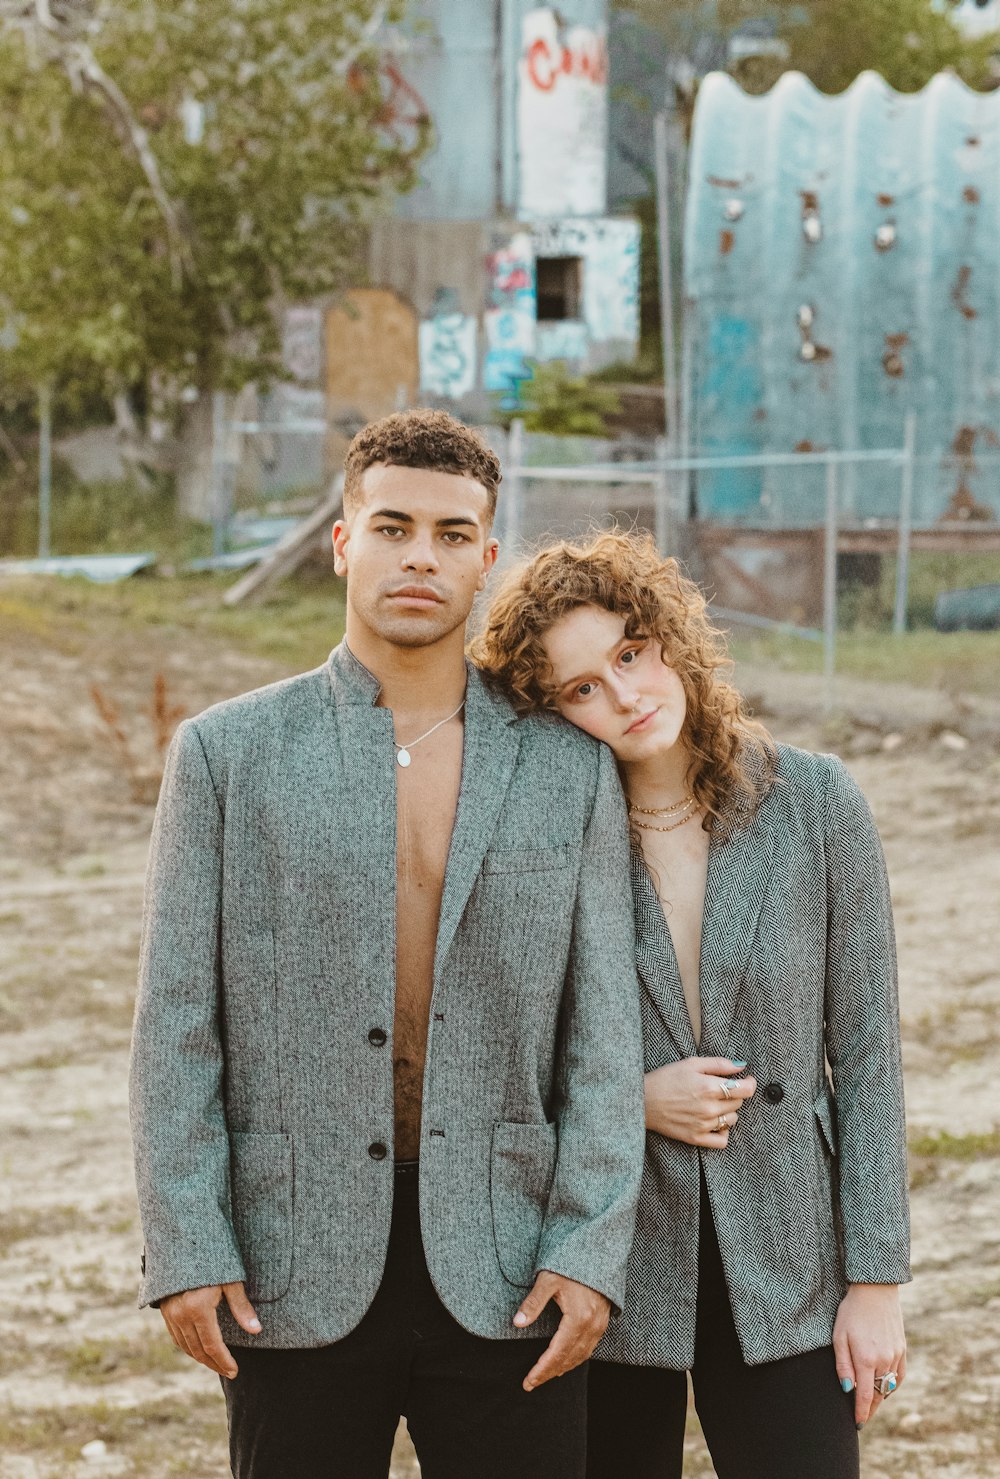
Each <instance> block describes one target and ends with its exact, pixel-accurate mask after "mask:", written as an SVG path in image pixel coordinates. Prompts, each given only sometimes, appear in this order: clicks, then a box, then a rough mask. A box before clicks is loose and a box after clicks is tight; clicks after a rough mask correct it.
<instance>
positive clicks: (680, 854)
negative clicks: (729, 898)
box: [642, 822, 709, 1043]
mask: <svg viewBox="0 0 1000 1479" xmlns="http://www.w3.org/2000/svg"><path fill="white" fill-rule="evenodd" d="M682 831H683V832H684V833H685V834H686V835H684V836H681V835H680V834H681V832H682ZM708 848H709V836H708V833H707V832H705V831H703V830H702V828H701V826H700V825H699V824H698V823H697V822H695V823H692V825H691V826H690V827H685V828H683V829H682V828H678V829H677V832H676V833H673V832H671V833H656V832H649V833H646V834H644V835H643V839H642V853H643V857H644V859H645V861H646V866H647V867H648V868H649V871H650V874H651V876H652V879H653V882H654V884H655V886H656V891H657V893H658V894H659V897H660V903H661V904H662V905H663V913H664V915H665V917H666V921H667V926H668V928H669V930H670V939H671V942H672V944H673V947H674V955H675V957H676V959H677V969H678V972H679V974H680V978H681V986H682V987H683V990H684V1000H685V1003H686V1005H687V1009H688V1016H689V1017H690V1019H691V1027H692V1030H693V1032H694V1039H695V1042H696V1043H697V1041H698V1039H699V1037H700V1036H701V991H700V975H701V935H702V924H703V922H704V918H705V886H706V883H707V880H708Z"/></svg>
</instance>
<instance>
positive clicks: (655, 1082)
mask: <svg viewBox="0 0 1000 1479" xmlns="http://www.w3.org/2000/svg"><path fill="white" fill-rule="evenodd" d="M745 1066H746V1065H745V1064H743V1063H734V1062H733V1060H732V1059H731V1058H682V1059H681V1060H680V1062H679V1063H665V1064H664V1065H663V1067H662V1068H654V1069H653V1070H652V1071H651V1072H650V1073H647V1074H646V1086H645V1092H646V1129H647V1130H655V1131H656V1133H657V1134H658V1135H666V1136H668V1137H669V1139H671V1140H683V1141H684V1143H685V1145H702V1146H704V1147H706V1149H708V1148H710V1149H713V1150H725V1148H726V1146H727V1145H728V1144H729V1132H730V1130H731V1129H732V1128H733V1126H734V1125H735V1124H736V1121H737V1119H738V1117H739V1112H740V1109H741V1107H742V1105H743V1101H744V1100H745V1099H749V1098H750V1096H751V1094H753V1093H754V1092H755V1090H756V1088H757V1080H756V1079H755V1078H751V1077H749V1076H747V1077H746V1078H740V1079H734V1078H732V1077H731V1075H732V1074H737V1073H742V1072H743V1069H744V1068H745ZM724 1085H725V1088H724V1087H723V1086H724ZM727 1090H728V1097H727V1092H726V1091H727ZM722 1120H725V1123H726V1128H725V1129H724V1130H723V1128H722V1125H721V1121H722Z"/></svg>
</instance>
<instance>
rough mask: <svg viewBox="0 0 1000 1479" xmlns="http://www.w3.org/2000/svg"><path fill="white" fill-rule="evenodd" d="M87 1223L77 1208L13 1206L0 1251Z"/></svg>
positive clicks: (1, 1218)
mask: <svg viewBox="0 0 1000 1479" xmlns="http://www.w3.org/2000/svg"><path fill="white" fill-rule="evenodd" d="M88 1225H89V1223H88V1219H87V1217H86V1216H85V1215H84V1213H82V1212H81V1211H80V1209H79V1207H71V1206H61V1207H32V1208H30V1209H29V1208H13V1209H12V1210H10V1211H8V1212H2V1213H0V1254H4V1253H6V1252H8V1251H9V1249H11V1248H12V1247H13V1246H14V1244H15V1243H22V1242H24V1241H25V1240H26V1239H28V1238H52V1237H59V1236H61V1235H62V1234H63V1233H68V1232H80V1231H81V1230H82V1229H83V1228H85V1227H87V1226H88ZM0 1447H2V1445H0Z"/></svg>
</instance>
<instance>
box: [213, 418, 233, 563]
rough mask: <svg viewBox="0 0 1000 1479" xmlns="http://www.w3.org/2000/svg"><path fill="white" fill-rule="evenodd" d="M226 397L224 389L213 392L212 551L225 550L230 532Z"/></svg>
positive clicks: (216, 554)
mask: <svg viewBox="0 0 1000 1479" xmlns="http://www.w3.org/2000/svg"><path fill="white" fill-rule="evenodd" d="M227 410H228V407H227V399H226V395H225V392H224V391H221V390H216V391H214V392H213V394H212V554H213V555H215V556H216V557H218V556H219V555H222V554H225V551H226V542H227V536H228V533H229V501H230V500H229V491H230V488H229V482H230V480H229V476H228V473H229V469H228V467H227V465H226V462H227V457H226V454H227V447H226V438H227V435H228V426H227V424H226V423H227V419H228V417H227Z"/></svg>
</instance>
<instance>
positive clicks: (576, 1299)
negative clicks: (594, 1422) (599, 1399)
mask: <svg viewBox="0 0 1000 1479" xmlns="http://www.w3.org/2000/svg"><path fill="white" fill-rule="evenodd" d="M550 1299H554V1300H555V1302H556V1304H557V1305H558V1306H559V1308H560V1309H561V1310H562V1319H561V1320H560V1321H559V1328H558V1329H557V1331H556V1333H555V1335H553V1337H552V1339H551V1340H550V1341H549V1343H548V1345H547V1346H546V1347H545V1349H544V1351H543V1352H542V1354H541V1355H540V1356H539V1358H538V1360H537V1361H536V1362H535V1364H534V1366H532V1368H531V1370H530V1371H529V1372H528V1374H527V1376H526V1377H525V1378H524V1381H523V1382H522V1383H521V1385H522V1386H523V1387H524V1390H525V1391H526V1392H531V1391H534V1389H535V1387H540V1386H541V1385H542V1383H543V1382H546V1381H551V1380H552V1378H553V1377H554V1376H565V1374H566V1372H567V1371H572V1370H573V1367H574V1366H579V1365H580V1363H581V1361H586V1360H587V1359H588V1357H589V1356H590V1355H591V1354H592V1352H593V1349H594V1347H595V1346H596V1344H597V1342H598V1341H599V1340H600V1338H601V1336H602V1335H603V1334H604V1332H605V1330H606V1329H607V1327H608V1320H609V1318H610V1316H611V1301H610V1299H608V1298H607V1297H606V1296H605V1295H603V1294H598V1293H597V1292H596V1290H594V1289H588V1288H587V1286H586V1284H578V1283H577V1282H576V1280H575V1279H565V1278H563V1276H562V1274H550V1273H549V1271H548V1269H543V1270H542V1272H541V1273H540V1274H539V1275H538V1277H537V1279H536V1280H535V1282H534V1285H533V1287H532V1290H531V1293H530V1294H529V1295H528V1297H527V1299H525V1301H524V1303H523V1304H522V1305H521V1308H520V1309H519V1310H518V1312H517V1314H516V1315H515V1316H514V1324H515V1325H516V1326H517V1327H518V1329H520V1330H523V1329H524V1327H525V1326H526V1325H533V1324H534V1322H535V1321H536V1320H537V1319H538V1316H539V1315H540V1314H541V1313H542V1310H543V1309H544V1308H545V1306H546V1305H547V1304H548V1302H549V1300H550Z"/></svg>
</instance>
